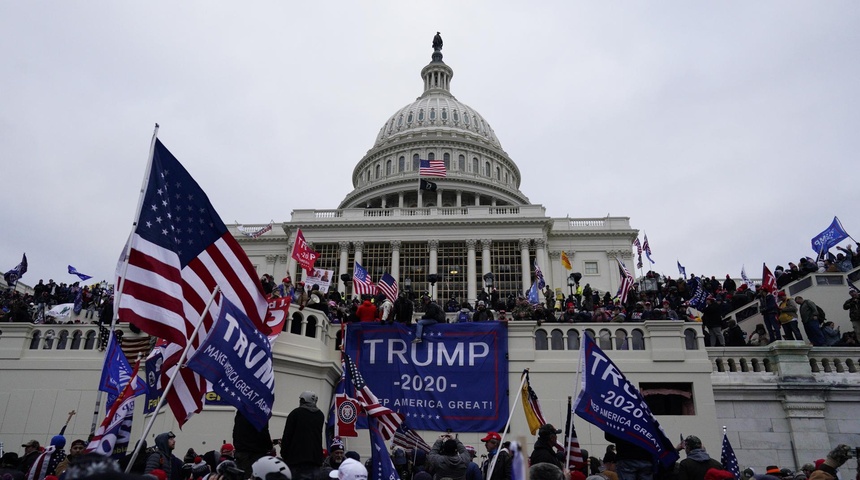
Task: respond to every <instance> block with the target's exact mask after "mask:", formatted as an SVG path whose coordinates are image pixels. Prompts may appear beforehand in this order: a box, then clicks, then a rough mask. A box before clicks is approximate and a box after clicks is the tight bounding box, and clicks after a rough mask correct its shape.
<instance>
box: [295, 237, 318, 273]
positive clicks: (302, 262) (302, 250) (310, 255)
mask: <svg viewBox="0 0 860 480" xmlns="http://www.w3.org/2000/svg"><path fill="white" fill-rule="evenodd" d="M293 258H294V259H295V260H296V262H298V263H299V266H301V267H302V268H304V269H305V270H306V271H307V272H308V274H309V275H310V274H312V273H313V271H314V263H316V261H317V259H318V258H320V254H319V253H317V252H315V251H313V249H311V247H309V246H308V242H306V241H305V236H304V235H302V229H301V228H300V229H299V231H298V233H296V243H295V244H294V245H293Z"/></svg>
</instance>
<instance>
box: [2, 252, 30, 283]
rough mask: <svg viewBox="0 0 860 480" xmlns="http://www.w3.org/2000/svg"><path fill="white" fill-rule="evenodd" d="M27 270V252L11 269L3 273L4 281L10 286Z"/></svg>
mask: <svg viewBox="0 0 860 480" xmlns="http://www.w3.org/2000/svg"><path fill="white" fill-rule="evenodd" d="M26 272H27V254H26V253H25V254H24V258H22V259H21V263H19V264H18V265H16V266H15V268H13V269H12V270H9V271H8V272H6V273H5V274H4V275H3V278H4V279H5V280H6V283H7V284H8V285H9V286H10V287H11V286H12V285H14V284H15V283H17V282H18V279H19V278H21V277H23V276H24V274H25V273H26Z"/></svg>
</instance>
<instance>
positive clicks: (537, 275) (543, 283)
mask: <svg viewBox="0 0 860 480" xmlns="http://www.w3.org/2000/svg"><path fill="white" fill-rule="evenodd" d="M535 279H536V280H537V288H539V289H541V290H543V289H544V288H546V280H544V278H543V272H542V271H541V269H540V267H539V266H538V263H537V259H535Z"/></svg>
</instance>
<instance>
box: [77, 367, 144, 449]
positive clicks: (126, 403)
mask: <svg viewBox="0 0 860 480" xmlns="http://www.w3.org/2000/svg"><path fill="white" fill-rule="evenodd" d="M138 369H140V361H139V360H138V361H137V362H136V363H135V365H134V371H133V372H132V375H131V379H130V381H129V382H128V383H126V384H125V385H124V386H123V390H122V394H121V395H120V396H119V398H117V400H116V402H114V404H113V406H112V407H111V408H110V410H109V411H108V413H107V415H106V416H105V419H104V421H103V422H102V424H101V426H99V428H98V429H97V430H96V432H95V434H94V435H93V438H92V439H91V440H90V443H89V444H88V445H87V448H86V450H84V453H97V454H99V455H103V456H113V457H114V458H117V459H118V458H122V457H124V456H125V454H126V452H127V451H128V444H129V441H130V440H131V425H132V419H133V417H134V397H135V396H136V395H137V393H136V392H137V391H138V390H140V387H141V386H142V387H143V388H144V389H145V388H146V385H145V384H144V383H143V382H142V381H140V379H139V378H138V376H137V371H138Z"/></svg>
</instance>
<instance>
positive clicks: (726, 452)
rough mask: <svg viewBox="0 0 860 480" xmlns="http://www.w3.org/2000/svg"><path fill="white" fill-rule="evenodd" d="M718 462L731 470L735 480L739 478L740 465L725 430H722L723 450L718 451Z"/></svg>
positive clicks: (739, 479)
mask: <svg viewBox="0 0 860 480" xmlns="http://www.w3.org/2000/svg"><path fill="white" fill-rule="evenodd" d="M720 463H722V464H723V468H725V469H726V470H728V471H730V472H732V475H734V476H735V480H741V467H740V464H738V457H736V456H735V449H733V448H732V444H731V443H730V442H729V437H728V435H726V433H725V432H723V450H722V452H720Z"/></svg>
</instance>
